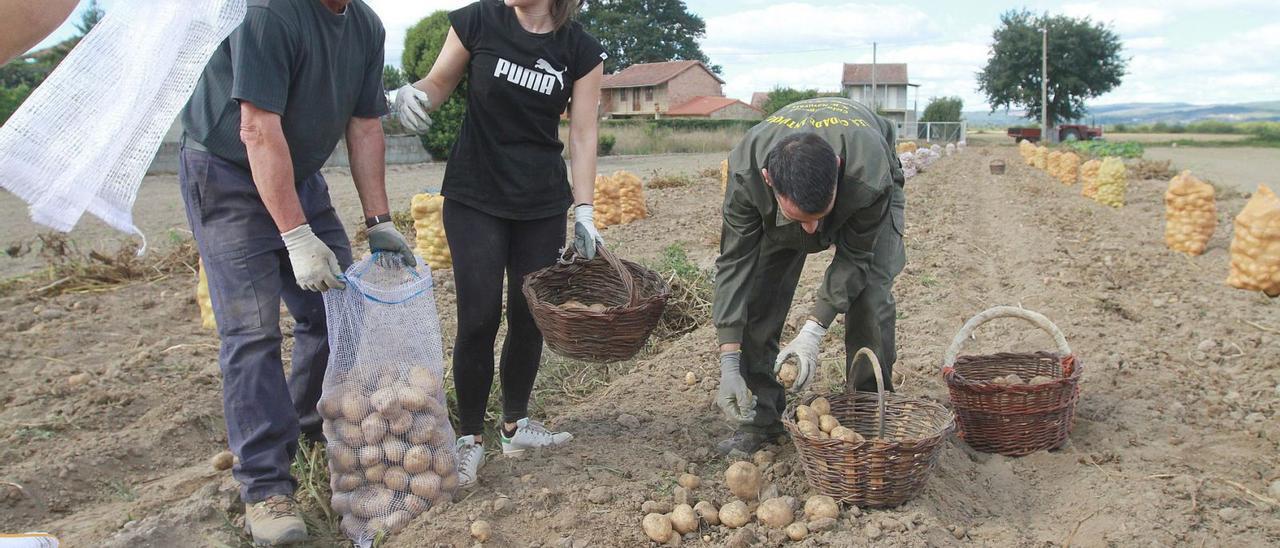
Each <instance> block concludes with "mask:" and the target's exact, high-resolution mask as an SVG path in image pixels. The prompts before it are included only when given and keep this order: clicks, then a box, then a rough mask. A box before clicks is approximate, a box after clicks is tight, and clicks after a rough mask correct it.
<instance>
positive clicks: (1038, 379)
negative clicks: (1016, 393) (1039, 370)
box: [1027, 375, 1056, 384]
mask: <svg viewBox="0 0 1280 548" xmlns="http://www.w3.org/2000/svg"><path fill="white" fill-rule="evenodd" d="M1054 380H1056V379H1054V378H1053V377H1046V376H1044V375H1036V376H1034V377H1031V380H1029V381H1027V384H1047V383H1051V382H1053V381H1054Z"/></svg>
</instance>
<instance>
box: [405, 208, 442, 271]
mask: <svg viewBox="0 0 1280 548" xmlns="http://www.w3.org/2000/svg"><path fill="white" fill-rule="evenodd" d="M409 210H410V212H411V213H412V215H413V230H414V233H415V234H416V238H415V239H416V240H417V241H416V244H417V248H416V249H414V253H417V254H418V255H419V256H420V257H422V258H423V259H425V260H426V261H427V264H429V265H431V268H434V269H436V270H440V269H444V268H451V267H452V266H453V255H452V254H450V253H449V240H448V239H447V238H446V237H445V233H444V196H441V195H439V194H416V195H414V197H413V199H412V201H411V202H410V206H409Z"/></svg>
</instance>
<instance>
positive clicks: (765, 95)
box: [751, 91, 769, 109]
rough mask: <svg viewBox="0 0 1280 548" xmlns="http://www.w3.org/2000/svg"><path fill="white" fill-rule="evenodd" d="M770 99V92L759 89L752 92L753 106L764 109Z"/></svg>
mask: <svg viewBox="0 0 1280 548" xmlns="http://www.w3.org/2000/svg"><path fill="white" fill-rule="evenodd" d="M768 101H769V92H767V91H757V92H755V93H752V94H751V106H753V107H756V108H758V109H763V108H764V104H765V103H767V102H768Z"/></svg>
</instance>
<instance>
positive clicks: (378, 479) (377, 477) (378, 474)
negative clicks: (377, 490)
mask: <svg viewBox="0 0 1280 548" xmlns="http://www.w3.org/2000/svg"><path fill="white" fill-rule="evenodd" d="M386 473H387V465H385V464H375V465H373V466H370V467H368V468H365V469H364V479H365V481H368V482H369V483H370V484H378V483H382V477H383V475H385V474H386Z"/></svg>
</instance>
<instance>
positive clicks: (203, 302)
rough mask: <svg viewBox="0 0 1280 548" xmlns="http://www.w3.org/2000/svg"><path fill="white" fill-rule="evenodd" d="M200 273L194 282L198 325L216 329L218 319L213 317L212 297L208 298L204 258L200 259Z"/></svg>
mask: <svg viewBox="0 0 1280 548" xmlns="http://www.w3.org/2000/svg"><path fill="white" fill-rule="evenodd" d="M198 264H199V265H200V274H199V276H197V278H198V279H199V281H197V282H196V304H199V305H200V326H201V327H203V328H205V329H214V330H216V329H218V321H217V320H216V319H214V317H213V299H211V298H209V277H208V276H205V274H204V259H200V262H199V263H198Z"/></svg>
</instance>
